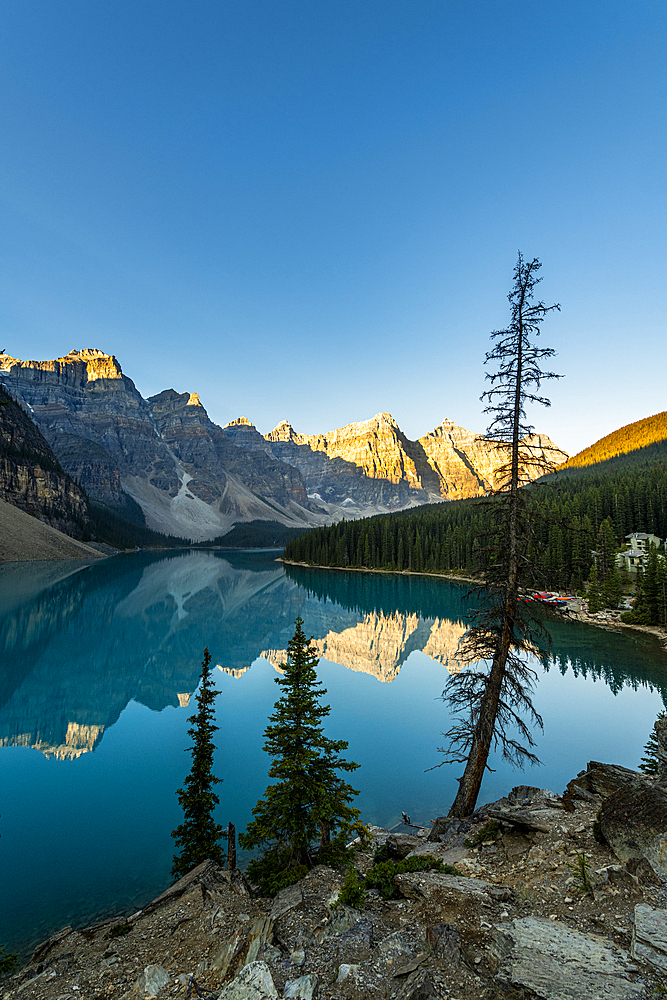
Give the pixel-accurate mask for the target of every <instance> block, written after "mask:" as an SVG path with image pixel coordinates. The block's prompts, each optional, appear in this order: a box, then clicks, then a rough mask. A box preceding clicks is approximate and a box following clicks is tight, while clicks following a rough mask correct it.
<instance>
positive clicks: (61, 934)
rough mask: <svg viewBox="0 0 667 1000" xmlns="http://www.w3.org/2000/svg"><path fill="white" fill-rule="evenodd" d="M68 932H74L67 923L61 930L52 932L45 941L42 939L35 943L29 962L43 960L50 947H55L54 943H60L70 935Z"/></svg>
mask: <svg viewBox="0 0 667 1000" xmlns="http://www.w3.org/2000/svg"><path fill="white" fill-rule="evenodd" d="M70 934H74V931H73V930H72V928H71V927H70V926H69V924H68V925H67V927H63V928H62V930H59V931H56V933H55V934H52V935H51V937H50V938H47V939H46V941H42V943H41V944H39V945H37V947H36V948H35V950H34V952H33V953H32V959H31V962H43V961H44V959H45V958H46V956H47V955H48V953H49V952H50V951H51V949H52V948H55V947H56V945H58V944H61V943H62V942H63V941H64V940H65V938H67V937H69V936H70Z"/></svg>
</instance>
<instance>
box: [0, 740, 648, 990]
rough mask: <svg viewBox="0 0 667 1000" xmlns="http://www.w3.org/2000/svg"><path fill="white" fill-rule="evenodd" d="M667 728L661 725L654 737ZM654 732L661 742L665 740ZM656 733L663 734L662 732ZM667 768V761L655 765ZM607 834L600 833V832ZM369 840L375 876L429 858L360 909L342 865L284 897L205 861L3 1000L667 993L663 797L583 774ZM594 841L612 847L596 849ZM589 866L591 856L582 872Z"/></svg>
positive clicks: (59, 952) (53, 954) (51, 957)
mask: <svg viewBox="0 0 667 1000" xmlns="http://www.w3.org/2000/svg"><path fill="white" fill-rule="evenodd" d="M657 725H659V724H657ZM656 731H657V730H656ZM660 735H661V737H662V735H664V734H660ZM663 763H664V762H663ZM596 824H599V825H596ZM407 829H408V828H405V827H404V828H403V832H394V833H391V832H389V831H387V830H381V829H379V828H377V827H373V828H371V834H372V841H373V843H372V845H371V846H370V847H362V846H361V845H360V844H357V845H355V846H356V851H355V858H354V866H355V868H356V869H357V871H358V872H359V873H360V874H362V875H363V874H365V873H367V872H368V871H369V869H370V868H371V867H372V866H373V864H374V853H375V851H376V850H377V848H378V847H379V846H380V845H383V844H384V845H385V852H388V853H389V856H390V858H392V859H400V858H405V857H423V856H430V857H431V858H434V859H439V860H441V861H442V862H444V863H445V864H447V865H453V866H454V867H455V868H456V869H457V871H458V873H459V874H456V875H454V874H452V873H451V870H450V871H449V874H447V873H443V872H438V871H419V872H408V873H405V874H396V875H395V876H394V878H393V881H394V884H395V886H396V887H397V890H398V893H399V897H398V898H397V899H384V898H383V897H382V896H381V895H380V894H379V892H378V890H377V889H375V890H370V891H369V892H368V893H367V897H366V900H365V903H364V904H363V905H360V907H359V908H358V909H353V908H352V907H349V906H345V905H343V904H338V905H336V903H337V898H338V894H339V892H340V890H341V888H342V885H343V881H344V878H345V871H344V869H341V870H333V869H330V868H324V867H317V868H314V869H313V870H312V871H311V872H309V874H308V875H307V876H306V877H305V878H304V879H303V880H302V881H301V882H299V883H297V884H296V885H295V886H291V887H289V888H288V889H285V890H283V891H282V892H281V893H280V894H279V895H278V896H276V897H275V899H267V898H262V897H258V896H256V895H254V894H253V892H252V889H251V887H250V886H249V885H248V883H247V882H246V880H245V878H244V877H243V875H242V874H241V873H240V872H238V871H232V872H227V871H224V870H222V869H221V868H219V867H218V866H217V865H215V864H214V863H213V862H211V861H208V862H204V864H203V865H200V866H199V868H197V869H195V870H194V871H192V872H190V873H189V875H187V876H186V877H185V878H184V879H181V881H180V882H178V883H176V884H175V885H174V886H172V887H171V888H170V889H168V890H167V891H166V892H165V893H163V895H162V896H160V897H158V899H156V900H154V901H153V902H152V903H150V904H149V905H147V906H146V907H145V908H144V909H143V910H141V911H140V912H138V913H136V914H134V915H132V916H131V917H129V918H116V919H114V920H108V921H106V922H104V923H101V924H97V925H95V926H94V927H89V928H82V929H79V930H73V929H72V928H71V927H66V928H64V929H63V930H62V931H60V932H59V933H58V934H56V935H54V936H53V937H52V938H50V939H49V940H48V941H46V942H45V943H44V944H42V945H40V947H39V948H37V949H36V951H35V953H34V955H33V957H32V960H31V962H30V964H29V965H28V966H27V967H26V968H24V969H23V970H21V971H20V972H19V973H17V974H15V975H14V976H13V977H12V978H10V979H7V980H4V981H2V983H0V996H1V997H2V998H3V1000H14V998H16V997H21V1000H75V998H84V997H85V998H86V1000H106V998H118V1000H137V998H148V997H151V996H155V997H158V998H160V1000H166V998H168V997H184V998H185V997H200V998H203V997H205V998H208V1000H213V998H214V997H215V998H218V1000H277V998H285V1000H287V998H296V1000H298V998H300V1000H362V998H364V1000H430V998H435V1000H501V998H505V1000H526V998H528V997H529V998H531V1000H574V998H577V1000H579V998H581V1000H600V998H602V997H605V998H612V1000H640V998H647V1000H648V998H649V997H652V998H655V997H659V996H662V995H664V992H663V991H664V986H665V984H666V983H667V860H666V855H667V784H666V783H665V782H664V776H657V777H648V776H646V775H644V774H642V773H640V772H634V771H630V770H628V769H626V768H622V767H618V766H615V765H608V764H599V763H596V762H591V763H590V764H589V765H588V768H587V770H586V771H585V772H584V771H582V772H580V774H579V775H578V776H577V778H575V779H574V780H573V781H571V782H570V783H569V785H568V787H567V789H566V790H565V792H564V794H563V795H556V794H554V793H553V792H550V791H547V790H540V789H537V788H533V787H530V786H525V785H522V786H517V787H516V788H514V789H512V791H511V792H510V793H509V794H508V796H507V797H506V798H503V799H500V800H499V801H497V802H494V803H490V804H487V805H486V806H483V807H482V808H480V809H478V810H477V812H476V813H475V814H474V815H473V816H472V817H471V818H470V819H469V820H466V821H459V820H452V819H447V818H441V819H438V820H436V821H435V823H434V825H433V827H432V829H430V830H426V829H417V828H412V829H411V830H410V832H407ZM600 830H601V832H602V835H603V836H604V838H606V839H605V841H604V842H600V839H596V835H595V834H596V833H597V837H598V838H600ZM582 859H583V860H582Z"/></svg>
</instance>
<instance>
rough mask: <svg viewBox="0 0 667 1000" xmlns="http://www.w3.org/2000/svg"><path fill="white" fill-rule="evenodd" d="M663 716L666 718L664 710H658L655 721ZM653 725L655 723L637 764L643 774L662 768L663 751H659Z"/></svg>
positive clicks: (656, 771) (655, 772)
mask: <svg viewBox="0 0 667 1000" xmlns="http://www.w3.org/2000/svg"><path fill="white" fill-rule="evenodd" d="M665 718H667V714H666V713H665V712H658V718H657V722H660V721H661V720H662V719H665ZM655 726H656V723H654V724H653V729H652V731H651V735H650V736H649V738H648V742H647V744H646V746H645V747H644V756H643V757H642V762H641V764H640V765H639V770H640V771H643V772H644V774H659V773H660V772H661V771H662V769H663V768H664V752H662V753H661V745H660V741H659V739H658V736H657V733H656V731H655Z"/></svg>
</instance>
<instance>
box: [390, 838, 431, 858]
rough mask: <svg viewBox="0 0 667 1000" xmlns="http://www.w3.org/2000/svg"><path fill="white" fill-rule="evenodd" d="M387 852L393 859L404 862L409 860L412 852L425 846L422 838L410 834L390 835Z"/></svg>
mask: <svg viewBox="0 0 667 1000" xmlns="http://www.w3.org/2000/svg"><path fill="white" fill-rule="evenodd" d="M386 844H387V850H388V851H389V854H390V856H391V857H392V858H398V859H399V860H401V861H402V860H403V858H407V856H408V854H410V852H411V851H414V850H415V848H416V847H420V846H422V845H423V841H422V839H421V837H414V836H412V834H410V833H390V834H389V836H388V837H387V840H386Z"/></svg>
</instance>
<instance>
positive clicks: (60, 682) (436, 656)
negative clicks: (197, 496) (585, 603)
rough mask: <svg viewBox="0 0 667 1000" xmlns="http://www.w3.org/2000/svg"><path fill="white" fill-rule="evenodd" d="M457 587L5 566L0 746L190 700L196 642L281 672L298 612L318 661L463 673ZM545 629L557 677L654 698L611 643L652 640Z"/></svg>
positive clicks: (219, 562)
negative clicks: (132, 707)
mask: <svg viewBox="0 0 667 1000" xmlns="http://www.w3.org/2000/svg"><path fill="white" fill-rule="evenodd" d="M378 583H379V584H380V586H378ZM466 594H467V588H466V587H465V586H461V585H460V584H458V583H451V582H448V581H443V580H435V579H430V578H427V577H414V576H402V575H391V576H383V577H382V578H380V579H378V577H377V576H375V577H374V576H372V575H371V574H362V573H340V572H329V573H327V572H323V571H318V570H308V569H301V568H296V567H289V566H288V567H286V572H285V570H284V569H283V566H282V565H281V564H280V563H279V562H276V561H275V557H274V556H273V555H272V554H271V553H266V552H262V553H257V552H239V553H225V554H224V555H222V554H221V553H218V552H207V551H191V552H187V553H178V554H169V555H167V556H163V555H157V556H156V555H132V556H119V557H116V558H114V559H110V560H108V561H107V562H105V563H102V564H100V563H95V564H93V565H90V566H86V565H80V564H77V565H72V564H70V563H68V564H53V563H48V564H44V563H42V564H30V565H29V566H28V567H27V569H26V568H25V564H20V565H17V564H14V565H12V566H7V567H3V568H2V569H1V570H0V651H1V654H2V662H3V666H4V669H3V671H2V675H1V676H0V746H17V745H20V746H29V747H34V748H36V749H38V750H40V751H41V752H42V753H43V754H45V755H47V756H52V757H56V758H59V759H71V758H74V757H77V756H79V755H80V754H82V753H85V752H87V751H90V750H93V749H94V748H95V746H96V745H97V744H98V742H99V740H100V739H101V738H102V734H103V733H104V731H105V730H106V729H108V728H109V726H112V725H113V724H114V723H115V722H116V720H117V719H118V718H119V716H120V714H121V712H122V711H123V710H124V708H125V707H126V706H127V705H128V704H129V703H130V701H135V702H138V703H139V704H142V705H145V706H147V707H148V708H150V709H152V710H153V711H161V710H162V709H163V708H165V707H166V706H168V705H171V706H174V707H179V706H180V707H187V706H188V705H189V703H190V698H191V695H192V693H193V691H194V690H195V689H196V686H197V682H198V676H199V661H200V657H201V653H202V650H203V647H204V646H205V645H208V647H209V649H210V651H211V655H212V657H213V662H214V663H217V665H218V666H219V667H220V669H221V670H222V671H223V672H224V673H226V674H229V675H230V676H232V677H236V678H239V677H241V676H242V675H243V674H244V673H245V672H246V671H247V670H248V669H249V668H250V666H251V665H252V663H253V662H254V661H255V660H256V659H257V658H258V657H263V658H264V659H266V660H268V662H269V663H271V664H272V666H274V667H275V668H276V669H277V670H279V669H280V665H281V664H282V663H283V662H284V661H285V658H286V655H287V642H288V640H289V638H290V637H291V634H292V631H293V625H294V620H295V618H296V617H297V615H301V617H302V618H303V619H304V622H305V630H306V633H307V634H308V635H312V636H313V637H314V642H315V647H316V649H317V652H318V655H319V656H320V657H323V658H324V659H326V660H329V661H331V662H334V663H338V664H341V665H342V666H344V667H347V668H349V669H350V670H354V671H359V672H363V673H366V674H371V675H372V676H374V677H376V678H377V679H378V680H379V681H382V682H391V681H393V680H394V679H395V678H396V677H397V675H398V673H399V671H400V669H401V667H402V666H403V664H404V663H405V661H406V660H407V658H408V656H409V655H410V654H411V653H412V652H414V651H416V650H420V651H422V652H424V653H425V654H426V655H427V656H428V657H430V658H431V659H432V660H434V661H436V662H438V663H440V664H442V665H443V666H444V667H445V669H446V670H447V671H449V672H450V673H451V672H453V671H455V670H457V669H459V664H458V663H457V661H456V653H457V647H458V643H459V641H460V639H461V637H462V636H463V634H464V632H465V618H466V611H467V607H468V605H467V601H466ZM549 630H550V632H551V635H552V638H553V642H552V647H551V655H550V660H551V662H553V663H555V664H556V665H557V667H558V669H559V670H560V671H561V673H564V672H566V671H567V670H568V669H571V670H573V671H574V673H575V674H583V675H585V676H586V675H588V674H589V673H590V674H592V675H593V676H594V677H598V678H600V679H602V680H604V681H605V683H606V684H608V685H609V686H610V687H611V688H612V690H620V688H622V687H623V686H624V685H626V684H628V685H631V686H635V687H636V686H637V685H639V684H642V683H645V684H648V685H649V686H651V687H653V686H656V687H658V688H659V689H660V690H661V693H663V700H664V693H665V691H664V686H665V677H664V670H663V668H662V667H661V666H659V665H658V664H656V663H655V662H654V661H652V659H651V658H648V659H646V658H642V657H639V658H637V659H636V662H634V661H630V662H629V659H628V656H627V655H625V656H623V655H620V656H619V641H620V644H621V645H623V644H624V643H625V645H626V647H629V648H630V649H632V648H633V647H634V648H639V647H642V646H643V647H646V646H647V644H650V643H651V641H652V640H651V639H650V638H647V637H645V636H643V635H638V634H634V635H630V636H629V637H628V636H619V635H618V634H616V633H610V632H605V631H603V630H593V629H591V628H590V627H587V626H581V625H576V624H572V623H563V622H562V621H559V620H558V621H555V622H550V623H549ZM573 639H574V640H575V641H574V643H573ZM576 640H578V641H576ZM445 681H446V675H445V674H443V687H444V686H445Z"/></svg>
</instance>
